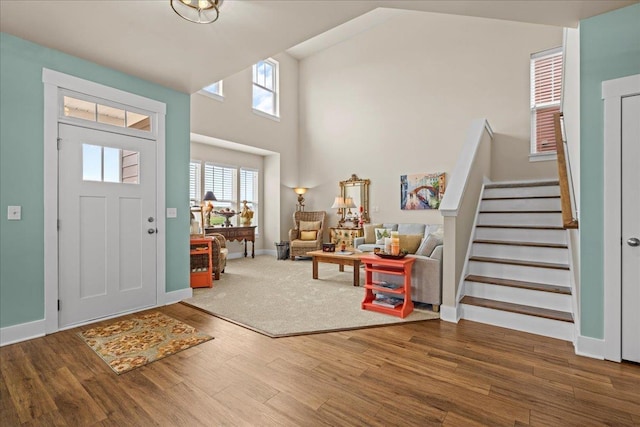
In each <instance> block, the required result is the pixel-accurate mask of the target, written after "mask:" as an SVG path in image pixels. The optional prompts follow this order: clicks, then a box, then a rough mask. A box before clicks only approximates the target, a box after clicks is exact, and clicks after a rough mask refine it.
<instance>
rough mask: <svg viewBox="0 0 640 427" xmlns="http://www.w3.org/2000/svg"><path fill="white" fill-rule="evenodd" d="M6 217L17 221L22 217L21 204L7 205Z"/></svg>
mask: <svg viewBox="0 0 640 427" xmlns="http://www.w3.org/2000/svg"><path fill="white" fill-rule="evenodd" d="M7 219H8V220H9V221H19V220H21V219H22V206H9V207H8V208H7Z"/></svg>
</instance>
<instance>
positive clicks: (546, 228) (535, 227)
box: [476, 224, 564, 230]
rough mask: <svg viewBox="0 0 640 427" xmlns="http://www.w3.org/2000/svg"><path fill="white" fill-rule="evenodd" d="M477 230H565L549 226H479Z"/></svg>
mask: <svg viewBox="0 0 640 427" xmlns="http://www.w3.org/2000/svg"><path fill="white" fill-rule="evenodd" d="M476 228H509V229H519V230H564V228H563V227H557V226H549V225H495V224H478V225H476Z"/></svg>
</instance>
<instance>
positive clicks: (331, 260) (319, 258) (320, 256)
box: [307, 250, 362, 286]
mask: <svg viewBox="0 0 640 427" xmlns="http://www.w3.org/2000/svg"><path fill="white" fill-rule="evenodd" d="M347 252H349V251H347ZM307 255H308V256H311V258H312V259H313V278H314V279H317V278H318V263H319V262H325V263H327V264H338V265H339V266H340V267H339V268H340V271H344V266H345V265H350V266H352V267H353V286H360V257H361V256H362V253H361V252H352V253H351V254H348V255H347V254H341V253H340V252H324V251H322V250H317V251H311V252H307Z"/></svg>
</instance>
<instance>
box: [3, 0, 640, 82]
mask: <svg viewBox="0 0 640 427" xmlns="http://www.w3.org/2000/svg"><path fill="white" fill-rule="evenodd" d="M638 1H640V0H571V1H563V0H510V1H506V0H490V1H485V0H457V1H449V0H385V1H382V0H380V1H378V0H341V1H338V0H277V1H276V0H225V2H224V4H223V6H222V8H221V12H220V19H219V20H218V21H217V22H215V23H213V24H208V25H197V24H192V23H190V22H187V21H185V20H184V19H182V18H180V17H178V16H177V15H176V14H175V13H174V12H173V10H172V9H171V7H170V5H169V1H168V0H120V1H113V0H112V1H106V0H85V1H78V0H0V30H1V31H2V32H6V33H9V34H13V35H15V36H17V37H20V38H23V39H26V40H30V41H32V42H35V43H38V44H40V45H43V46H47V47H49V48H53V49H57V50H60V51H62V52H65V53H68V54H71V55H74V56H77V57H80V58H84V59H87V60H89V61H92V62H95V63H98V64H101V65H104V66H107V67H110V68H114V69H116V70H119V71H122V72H124V73H127V74H131V75H134V76H137V77H140V78H143V79H146V80H149V81H152V82H155V83H158V84H161V85H164V86H167V87H170V88H173V89H176V90H178V91H181V92H185V93H194V92H196V91H198V90H199V89H200V88H202V87H204V86H206V85H208V84H210V83H213V82H215V81H217V80H220V79H222V78H224V77H227V76H229V75H231V74H234V73H236V72H238V71H240V70H242V69H245V68H246V67H248V66H250V65H252V64H253V63H255V62H257V61H259V60H260V59H264V58H266V57H269V56H272V55H275V54H277V53H280V52H283V51H285V50H287V49H290V48H291V49H290V50H289V52H290V53H291V54H292V55H294V56H295V57H298V58H303V57H305V56H307V55H310V54H312V53H314V52H316V51H318V50H321V49H323V48H325V47H326V46H330V45H332V44H335V43H339V42H340V41H341V40H343V39H345V38H348V37H352V36H353V35H355V34H357V33H359V32H362V31H366V30H367V29H368V28H370V27H371V26H374V25H378V24H379V23H381V22H384V20H386V19H389V18H391V17H393V14H392V13H389V11H388V10H387V11H375V12H373V13H371V14H368V15H366V16H363V17H362V18H360V19H356V20H354V18H356V17H359V16H361V15H364V14H366V13H368V12H371V11H374V9H377V8H379V7H384V8H390V9H406V10H415V11H424V12H437V13H450V14H459V15H468V16H479V17H485V18H495V19H507V20H513V21H521V22H531V23H538V24H547V25H557V26H567V27H575V26H576V25H577V24H578V22H579V21H580V19H584V18H588V17H591V16H595V15H598V14H601V13H604V12H607V11H610V10H614V9H618V8H620V7H624V6H627V5H630V4H633V3H638ZM348 21H351V22H348ZM347 22H348V24H346V25H342V24H345V23H347ZM335 27H338V28H337V29H336V30H334V31H328V30H330V29H333V28H335ZM318 35H322V36H321V37H320V38H319V39H316V40H312V41H308V42H306V43H304V44H301V43H303V42H305V41H307V40H309V39H312V38H314V37H316V36H318ZM300 44H301V45H300ZM298 45H299V46H298Z"/></svg>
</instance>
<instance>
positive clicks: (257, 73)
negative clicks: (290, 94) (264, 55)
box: [253, 59, 280, 117]
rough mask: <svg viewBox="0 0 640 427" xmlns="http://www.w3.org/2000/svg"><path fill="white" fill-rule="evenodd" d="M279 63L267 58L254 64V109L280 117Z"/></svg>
mask: <svg viewBox="0 0 640 427" xmlns="http://www.w3.org/2000/svg"><path fill="white" fill-rule="evenodd" d="M278 102H279V100H278V63H277V62H276V61H274V60H273V59H265V60H264V61H260V62H258V63H257V64H255V65H254V66H253V109H254V110H256V111H260V112H262V113H266V114H269V115H270V116H274V117H279V115H280V112H279V111H278Z"/></svg>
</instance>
